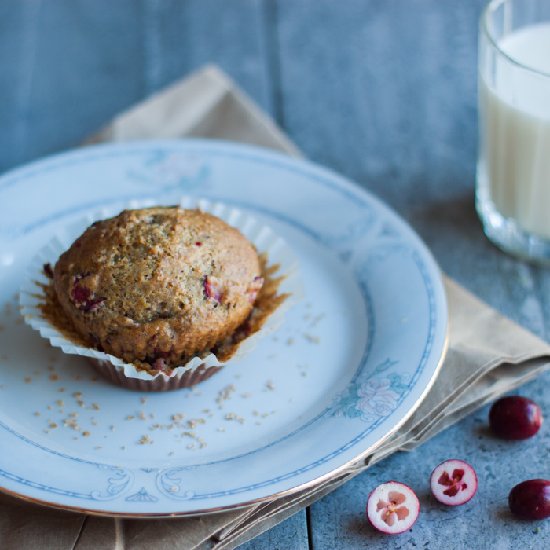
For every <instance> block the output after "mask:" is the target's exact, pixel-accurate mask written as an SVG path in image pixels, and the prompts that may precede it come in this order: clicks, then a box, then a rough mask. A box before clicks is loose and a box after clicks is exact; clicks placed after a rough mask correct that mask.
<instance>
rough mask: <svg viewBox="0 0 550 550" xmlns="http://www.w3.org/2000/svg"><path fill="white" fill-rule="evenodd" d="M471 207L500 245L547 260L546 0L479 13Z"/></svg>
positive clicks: (504, 3)
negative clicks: (475, 148) (476, 138)
mask: <svg viewBox="0 0 550 550" xmlns="http://www.w3.org/2000/svg"><path fill="white" fill-rule="evenodd" d="M479 114H480V134H479V138H480V139H479V160H478V166H477V188H476V207H477V211H478V213H479V216H480V217H481V221H482V222H483V227H484V230H485V233H486V235H487V236H488V237H489V238H490V239H491V240H492V241H493V242H494V243H495V244H497V245H498V246H500V247H501V248H502V249H504V250H506V251H508V252H511V253H514V254H516V255H519V256H522V257H524V258H528V259H532V260H538V261H545V262H550V0H493V1H492V2H490V3H489V5H488V6H487V8H486V10H485V12H484V13H483V15H482V17H481V25H480V42H479Z"/></svg>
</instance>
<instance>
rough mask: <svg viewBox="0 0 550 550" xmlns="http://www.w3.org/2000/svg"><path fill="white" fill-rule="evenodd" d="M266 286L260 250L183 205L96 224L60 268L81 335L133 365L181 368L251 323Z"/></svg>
mask: <svg viewBox="0 0 550 550" xmlns="http://www.w3.org/2000/svg"><path fill="white" fill-rule="evenodd" d="M262 283H263V279H262V278H261V265H260V261H259V258H258V254H257V252H256V249H255V248H254V246H253V245H252V244H250V243H249V242H248V241H247V240H246V238H245V237H244V236H243V235H242V234H241V233H240V232H239V231H238V230H237V229H235V228H233V227H231V226H229V225H228V224H226V223H225V222H224V221H222V220H220V219H219V218H217V217H215V216H213V215H211V214H208V213H205V212H202V211H199V210H183V209H181V208H178V207H155V208H145V209H140V210H125V211H123V212H121V213H120V214H119V215H118V216H115V217H113V218H110V219H107V220H102V221H98V222H95V223H94V224H93V225H91V226H90V227H89V228H88V229H86V231H85V232H84V233H83V234H82V235H81V236H80V237H79V238H78V239H77V240H76V241H75V242H74V243H73V244H72V246H71V247H70V248H69V249H68V250H67V251H66V252H65V253H64V254H63V255H62V256H61V257H60V258H59V260H58V262H57V264H56V265H55V268H54V286H55V291H56V294H57V297H58V300H59V302H60V304H61V306H62V308H63V310H64V311H65V313H66V314H67V315H68V316H69V317H70V319H71V320H72V321H73V323H74V325H75V327H76V328H77V330H78V331H79V332H80V333H81V334H82V336H83V337H85V338H87V339H88V340H89V341H90V342H91V343H93V344H94V345H96V346H97V347H98V348H100V349H103V350H105V351H107V352H109V353H113V354H114V355H117V356H119V357H121V358H123V359H124V360H126V361H133V360H140V361H149V362H151V363H153V362H155V361H156V360H157V359H159V358H162V359H163V360H165V361H166V362H167V363H168V364H174V366H175V363H178V362H181V361H182V360H185V359H186V358H188V357H190V356H191V355H193V354H195V353H197V352H199V351H206V350H207V349H208V348H209V347H212V346H214V345H215V344H216V342H219V341H221V340H223V339H224V338H226V337H227V336H228V335H229V334H230V333H231V332H232V331H234V330H235V329H236V328H237V327H238V326H239V324H241V323H242V322H244V320H245V319H246V318H247V316H248V315H249V314H250V312H251V310H252V307H253V303H254V300H255V298H256V295H257V293H258V291H259V290H260V288H261V286H262ZM180 364H181V363H180Z"/></svg>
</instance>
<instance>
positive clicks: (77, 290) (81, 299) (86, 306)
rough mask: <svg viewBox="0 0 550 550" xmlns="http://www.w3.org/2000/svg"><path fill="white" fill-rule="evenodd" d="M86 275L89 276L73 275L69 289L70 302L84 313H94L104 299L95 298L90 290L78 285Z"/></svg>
mask: <svg viewBox="0 0 550 550" xmlns="http://www.w3.org/2000/svg"><path fill="white" fill-rule="evenodd" d="M88 275H90V274H89V273H84V274H81V275H75V276H74V277H73V288H72V289H71V301H72V302H73V304H74V306H75V307H76V308H77V309H80V310H81V311H85V312H89V311H96V310H97V309H99V308H100V307H101V306H102V305H103V302H105V298H101V297H99V296H96V295H95V293H94V292H93V291H92V290H90V289H89V288H88V287H86V286H83V285H82V284H80V281H81V280H82V279H84V278H86V277H88Z"/></svg>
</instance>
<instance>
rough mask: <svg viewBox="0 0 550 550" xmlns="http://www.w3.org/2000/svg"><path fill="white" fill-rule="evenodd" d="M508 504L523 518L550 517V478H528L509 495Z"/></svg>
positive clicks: (516, 514)
mask: <svg viewBox="0 0 550 550" xmlns="http://www.w3.org/2000/svg"><path fill="white" fill-rule="evenodd" d="M508 506H510V511H511V512H512V514H514V515H515V516H518V517H519V518H522V519H545V518H548V517H550V480H548V479H528V480H527V481H523V482H522V483H520V484H519V485H516V486H515V487H514V488H513V489H512V490H511V491H510V494H509V495H508Z"/></svg>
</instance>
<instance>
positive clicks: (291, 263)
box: [20, 196, 303, 391]
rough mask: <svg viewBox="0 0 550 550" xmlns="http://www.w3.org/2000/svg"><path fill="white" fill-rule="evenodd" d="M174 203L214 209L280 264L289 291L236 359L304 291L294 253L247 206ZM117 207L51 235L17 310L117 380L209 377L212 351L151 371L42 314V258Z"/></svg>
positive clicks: (159, 385)
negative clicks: (70, 334)
mask: <svg viewBox="0 0 550 550" xmlns="http://www.w3.org/2000/svg"><path fill="white" fill-rule="evenodd" d="M171 204H174V203H171ZM179 204H180V206H181V207H182V208H186V209H188V208H199V209H200V210H202V211H203V212H209V213H211V214H214V215H215V216H217V217H219V218H221V219H222V220H224V221H225V222H226V223H228V224H229V225H231V226H233V227H235V228H237V229H238V230H239V231H240V232H241V233H242V234H243V235H244V236H245V237H246V238H247V239H248V240H249V241H250V242H251V243H253V244H254V246H255V247H256V249H257V250H258V252H259V253H260V254H262V253H266V254H267V257H268V267H269V266H271V265H274V264H278V265H279V270H278V271H277V273H275V275H274V276H275V277H278V276H284V279H283V281H282V282H281V285H280V286H279V290H278V293H279V294H282V293H288V294H289V297H288V298H287V299H286V300H285V301H284V302H283V303H282V304H281V305H280V306H279V307H278V308H277V309H276V310H275V311H274V312H273V313H271V314H270V315H269V317H268V318H267V320H266V321H265V323H264V325H263V326H262V327H261V329H260V330H259V331H257V332H255V333H254V334H252V335H250V336H249V337H247V338H245V339H244V340H243V341H242V342H241V344H240V345H239V347H238V350H237V352H236V353H235V354H234V356H233V357H232V358H231V359H230V361H234V360H238V359H239V358H242V357H244V356H245V355H246V354H247V353H249V352H250V351H251V350H252V349H253V348H254V347H255V345H256V344H257V342H258V340H259V339H260V338H261V337H263V336H265V335H266V334H268V333H270V332H273V331H275V330H276V329H277V328H278V327H279V326H280V325H281V323H282V321H283V318H284V314H285V312H286V311H287V310H288V309H289V308H290V307H291V306H292V305H293V304H294V303H296V302H297V301H298V300H300V299H301V298H302V297H303V286H302V282H301V280H300V277H299V269H298V261H297V258H296V256H295V255H294V253H293V252H292V250H291V249H290V247H289V246H288V245H287V244H286V242H285V241H284V240H283V239H282V238H281V237H278V236H277V235H276V234H275V233H274V232H273V231H272V230H271V229H270V228H269V227H267V226H265V225H264V224H262V223H260V222H259V221H258V220H256V219H255V218H254V217H252V216H250V215H249V214H247V213H246V212H243V211H241V210H238V209H236V208H232V207H230V206H228V205H226V204H222V203H219V202H211V201H209V200H207V199H197V198H194V197H188V196H184V197H181V199H180V203H179ZM150 206H160V205H159V204H158V202H157V201H155V200H153V199H144V200H132V201H130V202H129V203H128V204H127V205H126V206H125V208H147V207H150ZM120 211H121V209H109V208H106V209H102V210H101V211H99V212H96V213H94V214H89V215H87V216H85V217H83V218H82V219H80V220H79V221H78V222H75V223H73V224H71V225H70V226H68V227H67V228H66V229H65V230H64V231H62V232H60V233H58V234H57V235H55V237H53V238H52V240H51V241H49V242H48V244H47V245H46V246H44V247H43V248H42V249H41V250H40V251H39V252H38V253H37V254H36V255H35V256H34V257H33V259H32V260H31V262H30V265H29V268H28V269H27V272H26V276H25V280H24V282H23V284H22V286H21V291H20V307H21V313H22V315H23V317H24V319H25V322H26V323H27V324H28V325H30V326H31V327H32V328H33V329H35V330H37V331H38V332H39V333H40V335H41V336H42V337H44V338H46V339H47V340H48V341H49V342H50V344H51V345H52V346H53V347H56V348H60V349H62V350H63V351H64V352H65V353H67V354H70V355H81V356H83V357H86V358H88V359H89V360H90V362H91V363H92V364H93V365H94V367H95V368H96V370H98V371H99V372H100V373H101V374H102V375H103V376H104V377H106V378H107V379H109V380H111V381H112V382H114V383H116V384H119V385H121V386H124V387H127V388H130V389H135V390H140V391H166V390H172V389H177V388H186V387H191V386H194V385H195V384H198V383H199V382H202V381H204V380H206V379H207V378H210V376H212V375H213V374H215V373H216V372H218V371H219V370H220V369H221V368H222V367H223V366H224V363H223V362H221V361H220V360H219V359H218V358H217V357H216V355H215V354H213V353H210V354H208V355H206V356H205V357H198V356H195V357H193V358H192V359H190V360H189V361H188V362H187V363H186V364H185V365H181V366H178V367H176V368H174V369H173V370H172V372H171V373H170V374H166V373H164V372H159V373H157V374H154V375H153V374H150V373H148V372H147V371H144V370H140V369H138V368H136V367H135V365H133V364H131V363H125V362H124V361H122V360H121V359H119V358H117V357H115V356H113V355H110V354H108V353H104V352H101V351H98V350H96V349H94V348H91V347H86V346H83V345H78V344H76V343H74V342H72V341H71V340H69V339H68V338H66V337H65V336H64V335H63V334H62V333H61V332H60V331H59V330H58V329H57V328H56V327H55V326H54V325H52V324H51V323H50V322H49V321H48V320H46V319H44V318H43V316H42V312H41V310H40V306H41V305H42V304H44V302H45V299H46V298H45V295H44V291H43V290H42V288H41V287H40V286H39V285H38V284H37V283H42V284H44V285H47V284H49V282H50V280H49V279H48V278H47V277H46V275H45V274H44V271H43V268H44V264H47V263H49V264H50V265H51V266H52V267H53V266H54V265H55V263H56V262H57V259H58V258H59V256H60V255H61V254H62V253H63V252H64V251H65V250H67V249H68V248H69V247H70V245H71V244H72V243H73V242H74V240H75V239H76V238H77V237H78V236H79V235H80V234H81V233H83V232H84V230H85V229H86V228H87V227H88V226H89V225H91V224H92V223H93V222H94V221H97V220H100V219H105V218H109V217H112V216H115V215H116V214H118V213H119V212H120Z"/></svg>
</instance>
